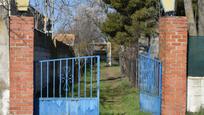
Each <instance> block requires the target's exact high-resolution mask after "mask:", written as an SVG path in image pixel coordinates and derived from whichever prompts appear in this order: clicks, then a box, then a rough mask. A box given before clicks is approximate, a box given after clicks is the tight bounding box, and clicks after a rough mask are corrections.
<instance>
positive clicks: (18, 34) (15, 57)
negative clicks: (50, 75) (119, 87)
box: [10, 16, 34, 115]
mask: <svg viewBox="0 0 204 115" xmlns="http://www.w3.org/2000/svg"><path fill="white" fill-rule="evenodd" d="M33 27H34V19H33V17H25V16H20V17H17V16H11V17H10V114H11V115H25V114H26V115H32V114H33V56H34V51H33V45H34V28H33Z"/></svg>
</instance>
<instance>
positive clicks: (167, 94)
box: [159, 17, 187, 115]
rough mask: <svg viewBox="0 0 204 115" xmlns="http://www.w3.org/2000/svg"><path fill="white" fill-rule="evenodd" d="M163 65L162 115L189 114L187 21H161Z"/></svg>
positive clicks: (160, 43)
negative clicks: (187, 102) (187, 110)
mask: <svg viewBox="0 0 204 115" xmlns="http://www.w3.org/2000/svg"><path fill="white" fill-rule="evenodd" d="M159 32H160V35H159V36H160V41H159V46H160V53H159V57H160V59H161V62H162V115H185V114H186V100H187V98H186V95H187V91H186V89H187V87H186V85H187V84H186V80H187V79H186V78H187V18H186V17H161V18H160V20H159Z"/></svg>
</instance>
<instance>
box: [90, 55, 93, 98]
mask: <svg viewBox="0 0 204 115" xmlns="http://www.w3.org/2000/svg"><path fill="white" fill-rule="evenodd" d="M92 61H93V60H92V57H91V73H90V74H91V79H90V97H92V63H93V62H92Z"/></svg>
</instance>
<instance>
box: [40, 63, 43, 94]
mask: <svg viewBox="0 0 204 115" xmlns="http://www.w3.org/2000/svg"><path fill="white" fill-rule="evenodd" d="M42 76H43V73H42V62H40V97H41V98H42V89H43V88H42V87H43V83H42V82H43V81H42V80H43V79H42Z"/></svg>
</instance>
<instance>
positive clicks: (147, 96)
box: [138, 54, 162, 115]
mask: <svg viewBox="0 0 204 115" xmlns="http://www.w3.org/2000/svg"><path fill="white" fill-rule="evenodd" d="M138 57H139V58H138V64H139V66H138V73H139V74H138V76H139V89H140V110H141V111H145V112H150V113H152V114H153V115H160V114H161V106H162V63H161V61H160V60H158V59H156V58H153V57H151V56H150V54H146V55H145V54H139V56H138ZM141 57H142V58H143V60H141ZM144 60H145V61H148V62H146V63H150V61H153V64H154V65H153V66H154V68H153V69H152V70H154V69H155V64H156V63H157V64H158V66H156V67H158V73H157V75H158V77H157V78H158V80H159V81H158V83H159V84H158V89H157V90H158V92H157V94H156V95H155V94H151V92H150V93H147V92H142V91H141V86H140V85H141V83H140V82H141V72H142V71H141V61H144ZM151 63H152V62H151ZM153 72H154V73H155V72H156V71H155V70H154V71H153ZM151 76H153V77H154V80H156V79H155V75H152V74H151ZM146 85H148V84H146ZM157 101H159V103H158V102H157ZM150 104H151V105H150ZM152 104H155V105H157V104H158V106H159V107H158V108H157V109H158V110H157V109H155V108H152Z"/></svg>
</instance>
